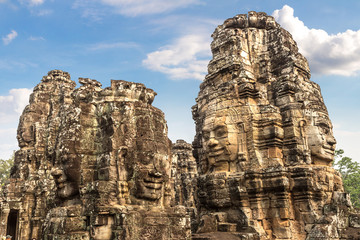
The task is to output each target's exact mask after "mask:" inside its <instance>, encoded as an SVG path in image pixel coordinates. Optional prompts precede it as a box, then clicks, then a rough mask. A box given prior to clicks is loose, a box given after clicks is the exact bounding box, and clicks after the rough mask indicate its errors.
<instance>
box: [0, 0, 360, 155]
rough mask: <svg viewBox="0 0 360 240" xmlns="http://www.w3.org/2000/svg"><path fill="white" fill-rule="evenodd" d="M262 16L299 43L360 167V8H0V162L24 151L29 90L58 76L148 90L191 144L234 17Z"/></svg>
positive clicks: (106, 1) (319, 4)
mask: <svg viewBox="0 0 360 240" xmlns="http://www.w3.org/2000/svg"><path fill="white" fill-rule="evenodd" d="M251 10H254V11H264V12H266V13H268V14H272V15H273V16H275V17H276V19H277V21H278V22H279V23H280V24H281V25H282V26H283V27H284V28H285V29H287V30H288V31H290V33H291V34H292V35H293V37H294V39H295V40H296V42H297V43H298V46H299V48H300V51H301V53H303V55H305V57H306V58H307V59H308V61H309V64H310V68H311V71H312V78H311V79H312V80H313V81H315V82H317V83H318V84H319V85H320V86H321V89H322V94H323V97H324V99H325V103H326V105H327V107H328V110H329V114H330V117H331V119H332V122H333V125H334V132H335V137H336V139H337V141H338V148H343V149H344V150H345V154H346V155H348V156H350V157H353V158H354V159H356V160H360V151H359V150H358V149H359V147H358V145H359V143H360V141H359V139H360V123H359V119H360V111H359V110H360V79H359V78H360V76H359V73H360V31H359V29H360V15H359V14H358V12H359V10H360V1H358V0H347V1H341V2H340V1H335V0H317V1H313V0H312V1H309V0H303V1H298V0H297V1H296V0H294V1H281V0H266V1H265V0H246V1H245V0H226V1H218V0H216V1H215V0H209V1H206V0H73V1H70V0H63V1H59V0H0V73H1V74H0V83H1V88H0V158H7V157H9V156H10V155H11V153H12V151H13V150H16V149H17V142H16V128H17V124H18V119H19V116H20V114H21V111H22V109H23V107H24V106H25V105H26V104H27V102H28V94H29V93H30V92H31V89H32V88H33V87H34V86H35V85H36V84H38V83H39V82H40V80H41V78H42V76H44V75H46V74H47V72H48V71H50V70H52V69H61V70H64V71H67V72H69V73H70V74H71V77H72V79H73V80H74V81H77V79H78V77H89V78H92V79H97V80H98V81H100V82H101V83H102V84H103V87H106V86H109V85H110V79H123V80H127V81H133V82H142V83H144V84H145V85H146V86H147V87H149V88H152V89H154V90H155V91H156V92H157V93H158V95H157V96H156V98H155V101H154V103H153V104H154V105H155V106H156V107H158V108H160V109H161V110H162V111H164V112H165V116H166V120H167V122H168V126H169V137H170V139H171V140H172V141H175V140H176V139H180V138H182V139H185V140H186V141H188V142H191V141H192V140H193V136H194V123H193V120H192V117H191V106H192V105H194V104H195V98H196V96H197V93H198V91H199V84H200V83H201V80H202V79H203V77H204V75H205V74H206V71H207V70H206V65H207V63H208V61H209V60H210V59H211V53H210V46H209V44H210V42H211V37H210V36H211V33H212V32H213V30H214V29H215V27H216V26H217V25H219V24H222V23H223V21H224V20H225V19H227V18H230V17H233V16H235V15H236V14H239V13H247V12H248V11H251Z"/></svg>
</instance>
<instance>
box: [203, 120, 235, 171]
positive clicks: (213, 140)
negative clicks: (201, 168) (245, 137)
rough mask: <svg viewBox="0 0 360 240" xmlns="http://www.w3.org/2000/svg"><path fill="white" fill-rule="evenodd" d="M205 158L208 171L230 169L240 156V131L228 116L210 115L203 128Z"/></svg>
mask: <svg viewBox="0 0 360 240" xmlns="http://www.w3.org/2000/svg"><path fill="white" fill-rule="evenodd" d="M202 142H203V153H204V156H203V159H204V161H206V164H205V165H207V167H206V168H207V171H209V172H223V171H230V164H231V162H234V161H235V160H236V159H237V156H238V132H237V130H236V127H235V125H234V124H230V123H229V121H227V117H226V116H224V117H215V116H213V117H208V118H206V119H205V123H204V128H203V130H202Z"/></svg>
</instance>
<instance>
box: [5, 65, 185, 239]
mask: <svg viewBox="0 0 360 240" xmlns="http://www.w3.org/2000/svg"><path fill="white" fill-rule="evenodd" d="M79 82H80V83H81V85H82V86H80V87H79V88H77V89H76V88H75V85H76V84H75V82H73V81H72V80H70V75H69V74H68V73H66V72H63V71H60V70H54V71H50V72H49V74H48V76H45V77H44V78H43V79H42V82H41V83H40V84H39V85H38V86H36V87H35V88H34V93H33V94H32V95H31V97H30V104H29V105H28V106H27V107H26V108H25V110H24V113H23V114H22V116H21V119H20V124H19V128H18V140H19V146H20V148H21V149H20V150H19V151H17V152H16V155H15V168H14V169H13V171H12V173H11V178H10V185H9V186H8V187H7V189H6V191H5V192H4V199H5V200H4V201H3V202H2V206H1V207H2V208H1V229H0V231H1V232H0V235H5V234H9V233H11V234H14V233H15V234H16V239H31V238H36V239H102V240H105V239H187V238H190V217H189V215H188V213H187V211H186V209H185V207H181V206H175V207H171V206H170V203H171V197H172V195H173V190H172V189H171V179H170V178H171V142H170V140H169V139H168V137H167V125H166V122H165V119H164V114H163V113H162V112H161V111H160V110H159V109H157V108H155V107H153V106H152V105H151V103H152V101H153V100H154V97H155V95H156V93H155V92H154V91H153V90H151V89H148V88H146V87H145V86H144V85H143V84H140V83H132V82H126V81H122V80H112V81H111V86H110V87H107V88H105V89H102V88H101V84H100V83H99V82H97V81H96V80H92V79H87V78H80V79H79ZM16 214H17V215H16ZM11 219H15V220H17V221H18V224H16V221H15V224H14V223H13V222H12V220H11ZM11 225H15V226H13V227H14V228H17V229H16V231H15V232H14V230H9V229H7V228H9V226H11ZM16 225H17V226H16ZM11 231H13V232H11Z"/></svg>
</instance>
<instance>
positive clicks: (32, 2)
mask: <svg viewBox="0 0 360 240" xmlns="http://www.w3.org/2000/svg"><path fill="white" fill-rule="evenodd" d="M19 2H20V3H22V4H26V5H28V6H30V7H32V6H38V5H41V4H43V3H44V2H45V0H19Z"/></svg>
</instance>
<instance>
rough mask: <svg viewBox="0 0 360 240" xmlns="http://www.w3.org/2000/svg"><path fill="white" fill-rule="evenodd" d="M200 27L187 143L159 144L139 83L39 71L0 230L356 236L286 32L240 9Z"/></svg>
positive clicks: (320, 113) (311, 93)
mask: <svg viewBox="0 0 360 240" xmlns="http://www.w3.org/2000/svg"><path fill="white" fill-rule="evenodd" d="M212 36H213V39H214V40H213V42H212V44H211V50H212V52H213V59H212V60H211V61H210V63H209V65H208V75H207V76H206V78H205V80H204V82H203V83H202V84H201V85H200V92H199V95H198V98H197V99H196V105H195V106H194V107H193V109H192V111H193V118H194V120H195V123H196V136H195V139H194V142H193V144H192V147H193V149H192V148H191V145H190V144H188V143H186V142H185V141H183V140H178V141H177V142H176V143H175V144H173V145H172V144H171V142H170V140H169V139H168V137H167V125H166V122H165V119H164V114H163V113H162V112H161V111H160V110H159V109H157V108H155V107H153V106H152V105H151V104H152V102H153V100H154V98H155V96H156V93H155V92H154V91H153V90H151V89H148V88H146V87H145V86H144V85H143V84H140V83H132V82H127V81H122V80H112V81H111V86H110V87H107V88H102V86H101V84H100V83H99V82H98V81H96V80H93V79H89V78H79V83H80V84H81V86H80V87H79V88H75V86H76V84H75V82H73V81H72V80H71V79H70V75H69V74H68V73H66V72H63V71H60V70H53V71H50V72H49V73H48V75H47V76H44V77H43V79H42V81H41V83H40V84H38V85H37V86H36V87H35V88H34V92H33V93H32V95H31V97H30V103H29V105H28V106H27V107H26V108H25V110H24V112H23V114H22V115H21V117H20V123H19V127H18V134H17V138H18V141H19V146H20V150H18V151H17V152H16V154H15V165H14V167H13V169H12V173H11V178H10V183H9V184H8V185H7V186H6V187H5V188H4V190H3V191H2V192H1V194H0V236H5V235H12V236H13V237H14V238H13V239H34V238H35V239H49V240H51V239H59V240H62V239H64V240H65V239H95V240H100V239H101V240H107V239H123V240H130V239H131V240H133V239H190V238H192V239H193V240H201V239H202V240H205V239H207V240H212V239H248V240H258V239H261V240H265V239H307V240H310V239H339V240H340V239H359V238H360V234H359V232H360V231H359V228H360V220H359V219H360V214H359V213H358V212H356V211H354V210H353V209H352V206H351V203H350V200H349V196H348V195H347V194H346V193H344V190H343V184H342V180H341V177H340V175H339V173H338V172H337V171H335V170H334V169H333V168H332V167H331V163H332V160H333V156H334V149H335V144H336V141H335V139H334V137H333V134H332V125H331V121H330V119H329V115H328V112H327V109H326V107H325V104H324V101H323V99H322V96H321V92H320V87H319V86H318V85H317V84H316V83H314V82H312V81H310V70H309V67H308V63H307V61H306V59H305V58H304V57H303V56H302V55H301V54H300V53H299V52H298V48H297V46H296V43H295V42H294V40H293V39H292V37H291V35H290V34H289V33H288V32H287V31H286V30H284V29H282V28H281V27H280V26H279V24H277V23H276V22H275V20H274V18H273V17H271V16H268V15H266V14H265V13H261V12H260V13H257V12H253V11H252V12H249V13H248V14H247V15H246V14H240V15H237V16H235V17H233V18H230V19H227V20H226V21H225V22H224V24H222V25H220V26H218V27H217V28H216V29H215V31H214V33H213V35H212ZM191 151H193V154H194V156H192V154H191ZM181 205H182V206H181ZM190 216H191V219H190ZM191 231H192V233H193V234H192V236H191Z"/></svg>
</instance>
